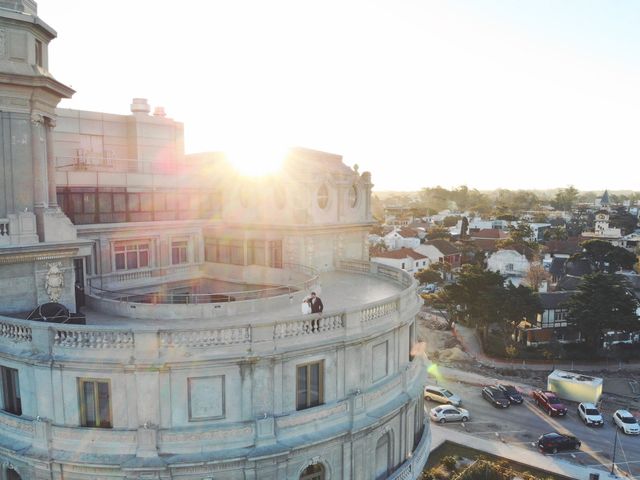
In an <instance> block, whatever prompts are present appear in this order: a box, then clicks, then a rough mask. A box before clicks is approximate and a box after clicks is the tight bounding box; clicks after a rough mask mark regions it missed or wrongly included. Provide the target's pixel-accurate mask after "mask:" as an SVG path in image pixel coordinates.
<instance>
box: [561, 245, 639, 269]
mask: <svg viewBox="0 0 640 480" xmlns="http://www.w3.org/2000/svg"><path fill="white" fill-rule="evenodd" d="M580 246H581V247H582V249H583V251H582V252H580V253H576V254H575V255H574V256H573V257H572V259H586V260H588V261H589V263H590V264H591V266H592V267H593V270H594V271H596V272H609V273H613V272H616V271H618V270H619V269H621V268H623V269H625V270H632V269H633V267H634V266H635V264H636V262H637V260H638V259H637V257H636V256H635V254H634V253H632V252H630V251H628V250H626V249H625V248H622V247H617V246H613V245H611V244H610V243H609V242H605V241H604V240H596V239H594V240H587V241H586V242H582V243H581V244H580Z"/></svg>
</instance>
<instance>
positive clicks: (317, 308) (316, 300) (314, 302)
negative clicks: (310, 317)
mask: <svg viewBox="0 0 640 480" xmlns="http://www.w3.org/2000/svg"><path fill="white" fill-rule="evenodd" d="M309 303H310V304H311V313H322V309H323V308H324V307H323V305H322V300H320V297H318V296H317V295H316V292H311V299H310V300H309Z"/></svg>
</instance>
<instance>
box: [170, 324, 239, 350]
mask: <svg viewBox="0 0 640 480" xmlns="http://www.w3.org/2000/svg"><path fill="white" fill-rule="evenodd" d="M159 335H160V345H161V346H162V347H195V348H199V347H213V346H217V345H240V344H245V343H251V327H249V326H243V327H230V328H210V329H205V330H179V331H172V330H162V331H160V332H159Z"/></svg>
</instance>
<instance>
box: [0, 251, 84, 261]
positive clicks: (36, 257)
mask: <svg viewBox="0 0 640 480" xmlns="http://www.w3.org/2000/svg"><path fill="white" fill-rule="evenodd" d="M77 253H78V249H77V248H70V249H66V250H57V251H48V252H46V251H45V252H29V253H15V252H6V253H4V252H2V250H0V265H7V264H10V263H30V262H38V261H48V260H59V259H61V258H69V257H73V256H75V255H76V254H77Z"/></svg>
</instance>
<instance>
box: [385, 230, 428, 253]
mask: <svg viewBox="0 0 640 480" xmlns="http://www.w3.org/2000/svg"><path fill="white" fill-rule="evenodd" d="M383 240H384V243H385V245H386V246H387V248H389V249H390V250H397V249H399V248H415V247H417V246H418V245H420V238H419V237H418V233H417V232H416V231H415V230H413V229H409V228H401V229H394V230H393V231H391V232H389V233H387V234H386V235H385V236H384V237H383Z"/></svg>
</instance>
